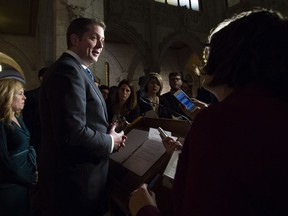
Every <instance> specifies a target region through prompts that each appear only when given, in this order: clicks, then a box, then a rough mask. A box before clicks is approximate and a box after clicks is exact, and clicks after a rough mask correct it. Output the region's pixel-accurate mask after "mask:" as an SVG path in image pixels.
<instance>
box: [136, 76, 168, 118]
mask: <svg viewBox="0 0 288 216" xmlns="http://www.w3.org/2000/svg"><path fill="white" fill-rule="evenodd" d="M162 89H163V80H162V77H161V75H160V74H158V73H150V74H148V75H146V83H145V84H144V86H143V96H142V97H141V98H139V99H138V104H139V107H140V113H141V115H145V116H149V117H161V114H162V113H163V112H162V110H163V107H162V106H161V102H160V94H161V91H162Z"/></svg>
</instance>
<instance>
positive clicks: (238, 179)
mask: <svg viewBox="0 0 288 216" xmlns="http://www.w3.org/2000/svg"><path fill="white" fill-rule="evenodd" d="M287 38H288V21H287V19H285V18H283V17H282V16H281V14H279V13H277V12H274V11H269V10H265V9H257V10H253V11H247V12H243V13H240V14H238V15H235V16H233V17H232V18H230V19H227V20H225V21H224V22H222V23H220V24H219V25H218V26H217V27H216V28H215V29H213V30H212V32H211V34H210V36H209V38H208V42H209V43H208V45H207V47H206V48H205V49H206V54H207V55H206V59H205V61H206V65H205V66H204V68H203V71H202V75H203V76H204V84H205V88H206V89H208V90H209V91H210V92H212V93H213V94H214V95H215V96H216V97H217V99H218V100H219V103H216V104H212V105H210V106H209V107H207V108H206V109H204V110H202V111H201V112H200V113H199V114H198V115H197V117H196V118H195V120H194V122H193V124H192V127H191V129H190V131H189V133H188V135H187V137H186V139H185V143H184V145H183V149H182V153H181V154H180V156H179V161H178V166H177V172H176V175H175V181H174V188H173V213H172V215H177V216H184V215H189V216H191V215H192V216H194V215H197V216H202V215H205V216H207V215H213V216H220V215H221V216H226V215H227V216H231V215H233V216H238V215H239V216H240V215H254V216H255V215H273V216H277V215H288V208H287V202H288V198H287V194H288V186H287V182H288V173H287V164H288V158H287V152H288V146H287V143H288V137H287V135H286V133H287V126H286V125H287V119H288V112H287V110H288V95H287V92H288V89H287V88H288V70H287V69H288V61H287V59H288V52H287V50H288V40H287ZM232 44H233V46H232ZM207 132H208V133H209V134H207ZM129 208H130V211H131V213H132V215H137V216H143V215H149V216H151V215H160V214H161V213H160V211H159V209H157V206H156V202H155V196H154V194H153V192H151V191H148V189H147V185H142V186H141V187H140V188H138V189H137V190H135V191H134V192H133V193H132V194H131V198H130V203H129Z"/></svg>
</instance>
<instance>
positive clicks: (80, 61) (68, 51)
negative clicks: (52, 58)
mask: <svg viewBox="0 0 288 216" xmlns="http://www.w3.org/2000/svg"><path fill="white" fill-rule="evenodd" d="M65 53H68V54H69V55H72V56H73V57H74V58H75V59H76V60H77V61H78V62H79V63H80V64H81V66H82V67H83V68H84V70H86V68H87V66H85V65H84V64H82V60H81V58H80V57H79V56H78V55H77V54H76V53H75V52H73V51H71V50H66V51H65Z"/></svg>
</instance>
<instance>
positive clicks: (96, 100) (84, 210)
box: [39, 53, 112, 216]
mask: <svg viewBox="0 0 288 216" xmlns="http://www.w3.org/2000/svg"><path fill="white" fill-rule="evenodd" d="M40 108H41V125H42V150H41V154H40V167H39V175H40V176H39V187H40V197H41V198H42V200H41V203H42V204H43V206H42V209H44V211H46V212H47V213H49V215H83V216H84V215H101V214H102V213H103V211H104V209H105V208H106V207H107V199H106V195H107V191H106V180H107V174H108V163H109V155H110V152H111V146H112V138H111V136H110V135H109V134H107V127H108V115H107V110H106V104H105V101H104V99H103V97H102V94H101V92H100V90H99V89H98V87H97V86H96V85H95V83H94V82H93V81H92V80H91V78H90V77H89V76H88V74H87V73H86V72H85V70H84V69H83V67H82V66H81V64H80V63H79V62H78V61H77V60H76V59H75V58H74V57H73V56H71V55H70V54H68V53H64V54H63V55H62V56H61V57H60V58H59V59H58V60H57V61H56V62H55V63H54V64H53V65H52V66H51V67H50V68H49V69H48V71H47V73H46V74H45V77H44V80H43V82H42V85H41V91H40Z"/></svg>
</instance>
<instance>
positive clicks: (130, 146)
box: [110, 129, 148, 163]
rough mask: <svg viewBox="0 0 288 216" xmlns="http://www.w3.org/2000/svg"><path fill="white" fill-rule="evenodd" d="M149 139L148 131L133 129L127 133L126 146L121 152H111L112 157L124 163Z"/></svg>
mask: <svg viewBox="0 0 288 216" xmlns="http://www.w3.org/2000/svg"><path fill="white" fill-rule="evenodd" d="M147 139H148V132H147V131H144V130H138V129H133V130H131V131H130V132H129V133H128V134H127V140H126V142H125V148H121V149H120V151H119V152H115V153H113V154H111V156H110V158H111V159H112V160H114V161H116V162H119V163H122V162H123V161H124V160H126V159H127V158H128V157H129V156H130V155H131V154H133V152H134V151H136V150H137V149H138V148H139V147H140V146H141V145H142V144H143V143H144V142H145V141H146V140H147Z"/></svg>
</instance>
